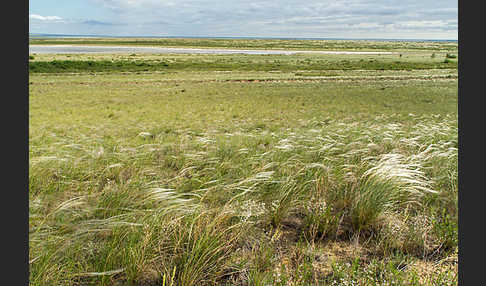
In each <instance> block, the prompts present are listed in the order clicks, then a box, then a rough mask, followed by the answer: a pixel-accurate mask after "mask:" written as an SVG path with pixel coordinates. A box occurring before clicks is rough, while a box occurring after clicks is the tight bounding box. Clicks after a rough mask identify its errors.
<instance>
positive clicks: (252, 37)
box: [29, 32, 458, 42]
mask: <svg viewBox="0 0 486 286" xmlns="http://www.w3.org/2000/svg"><path fill="white" fill-rule="evenodd" d="M31 35H33V36H35V35H37V36H39V37H40V36H46V37H59V38H62V37H73V38H74V37H93V38H96V37H98V38H181V39H183V38H201V39H202V38H204V39H208V38H209V39H220V38H223V39H281V40H358V41H361V40H363V41H366V40H368V41H370V40H382V41H453V42H457V41H458V39H430V38H352V37H350V38H339V37H278V36H277V37H275V36H169V35H166V36H155V35H153V36H149V35H145V36H142V35H139V36H124V35H100V34H97V35H95V34H51V33H31V32H29V38H30V37H31Z"/></svg>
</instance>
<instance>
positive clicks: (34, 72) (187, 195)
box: [29, 40, 458, 286]
mask: <svg viewBox="0 0 486 286" xmlns="http://www.w3.org/2000/svg"><path fill="white" fill-rule="evenodd" d="M107 41H108V40H107ZM201 41H202V40H201ZM225 41H229V40H225ZM230 42H231V41H230ZM239 43H240V42H239V41H236V40H235V42H232V44H228V45H229V46H231V45H238V44H239ZM257 43H260V44H261V45H264V44H265V42H255V43H254V44H255V45H256V44H257ZM270 44H271V42H270V43H269V45H270ZM288 44H289V45H291V44H295V45H300V44H301V43H300V42H295V43H292V42H291V41H289V42H288ZM354 44H355V47H356V48H360V47H361V46H360V45H363V43H362V42H355V43H354ZM399 44H400V45H402V46H403V47H402V49H403V54H402V55H401V56H399V55H398V54H397V55H382V56H378V55H346V56H344V55H317V54H313V55H309V54H305V55H304V54H299V55H291V56H289V55H278V56H277V55H271V56H262V55H145V54H144V55H140V54H137V55H123V54H117V55H104V54H96V55H40V54H39V55H32V57H33V58H32V59H30V60H29V62H30V65H29V73H30V76H29V226H30V231H29V256H30V261H29V265H30V284H31V285H164V286H165V285H457V245H458V244H457V241H458V236H457V230H458V228H457V216H458V209H457V197H458V186H457V174H458V170H457V151H458V150H457V148H458V145H457V144H458V138H457V135H458V132H457V128H458V124H457V101H458V93H457V61H458V59H457V58H454V59H448V61H447V62H445V60H446V57H445V54H446V52H445V50H447V53H455V54H457V50H454V49H452V50H451V48H450V47H449V43H442V44H441V43H433V44H431V45H432V46H434V45H435V46H434V47H435V49H430V50H427V49H428V48H427V49H423V50H421V51H417V50H413V45H415V43H410V45H411V47H412V48H410V50H413V51H409V52H407V51H406V50H407V49H408V46H407V45H406V44H405V43H402V42H400V43H399ZM248 45H249V44H248ZM308 45H312V43H310V44H308ZM349 45H351V43H349ZM390 45H392V46H393V44H390ZM231 47H233V46H231ZM245 48H246V46H245ZM432 54H434V57H432V56H431V55H432ZM56 61H57V62H61V63H64V64H66V65H68V66H69V68H66V69H62V68H60V69H59V68H57V67H56V65H58V64H56V63H55V62H56ZM68 61H69V62H68ZM275 61H278V62H277V63H276V62H275ZM86 62H91V63H92V64H91V65H89V64H86ZM396 62H398V63H396ZM138 63H146V66H143V67H141V68H138V67H137V64H138ZM162 63H164V64H162ZM277 64H278V65H277ZM86 65H87V66H91V68H86ZM93 66H94V67H95V68H93ZM119 66H122V67H123V68H118V67H119ZM396 66H398V67H400V68H394V67H396ZM33 67H37V68H33ZM40 67H42V68H40ZM339 67H341V68H339Z"/></svg>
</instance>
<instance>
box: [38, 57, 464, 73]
mask: <svg viewBox="0 0 486 286" xmlns="http://www.w3.org/2000/svg"><path fill="white" fill-rule="evenodd" d="M456 68H457V61H444V62H404V61H392V62H389V61H379V60H369V61H365V60H360V61H349V60H342V61H336V62H328V61H317V62H309V63H305V62H299V63H295V62H294V63H293V62H281V61H272V62H257V63H255V62H252V61H247V62H246V61H237V62H231V61H214V62H205V61H173V62H165V61H130V60H121V61H110V60H99V61H92V60H82V61H81V60H53V61H31V62H29V72H30V73H63V72H101V71H103V72H110V71H113V72H120V71H156V70H197V71H201V70H208V71H211V70H213V71H214V70H240V71H271V70H280V71H295V70H415V69H456Z"/></svg>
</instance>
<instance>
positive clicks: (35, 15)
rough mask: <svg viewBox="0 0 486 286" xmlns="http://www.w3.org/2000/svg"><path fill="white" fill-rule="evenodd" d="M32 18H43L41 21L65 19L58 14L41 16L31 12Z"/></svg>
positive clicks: (30, 16)
mask: <svg viewBox="0 0 486 286" xmlns="http://www.w3.org/2000/svg"><path fill="white" fill-rule="evenodd" d="M29 18H30V19H35V20H41V21H62V20H63V19H62V18H61V17H58V16H41V15H37V14H30V15H29Z"/></svg>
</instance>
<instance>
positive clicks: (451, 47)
mask: <svg viewBox="0 0 486 286" xmlns="http://www.w3.org/2000/svg"><path fill="white" fill-rule="evenodd" d="M29 44H31V45H55V44H65V45H79V44H84V45H113V44H116V45H129V46H160V47H206V48H215V47H218V48H232V49H289V50H382V51H383V50H384V51H390V50H434V51H438V50H440V51H457V49H458V43H457V42H439V41H438V42H431V41H424V42H405V41H368V40H281V39H274V40H269V39H193V38H191V39H184V38H177V39H172V38H171V39H169V38H167V39H164V38H162V39H123V38H121V39H106V38H100V39H83V38H79V39H77V38H70V39H62V38H59V39H46V38H44V39H30V40H29Z"/></svg>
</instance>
